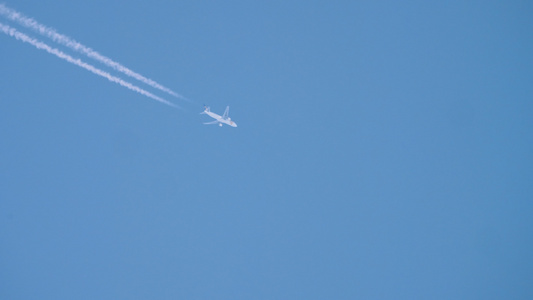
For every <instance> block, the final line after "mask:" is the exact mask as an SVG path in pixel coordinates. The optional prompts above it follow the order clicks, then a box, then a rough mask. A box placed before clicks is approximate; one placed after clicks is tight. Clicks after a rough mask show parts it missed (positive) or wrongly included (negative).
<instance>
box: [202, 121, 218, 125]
mask: <svg viewBox="0 0 533 300" xmlns="http://www.w3.org/2000/svg"><path fill="white" fill-rule="evenodd" d="M217 123H219V122H218V121H213V122H207V123H204V125H212V124H217Z"/></svg>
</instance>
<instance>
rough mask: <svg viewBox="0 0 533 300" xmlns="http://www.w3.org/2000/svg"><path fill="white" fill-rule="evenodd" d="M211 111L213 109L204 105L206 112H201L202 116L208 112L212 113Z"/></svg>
mask: <svg viewBox="0 0 533 300" xmlns="http://www.w3.org/2000/svg"><path fill="white" fill-rule="evenodd" d="M210 111H211V109H210V108H209V106H207V105H204V111H203V112H201V113H200V114H205V113H206V112H210Z"/></svg>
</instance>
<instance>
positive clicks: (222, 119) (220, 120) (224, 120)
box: [201, 106, 237, 127]
mask: <svg viewBox="0 0 533 300" xmlns="http://www.w3.org/2000/svg"><path fill="white" fill-rule="evenodd" d="M204 107H205V109H204V111H203V112H201V114H206V115H208V116H210V117H211V118H213V119H215V121H213V122H207V123H204V124H205V125H211V124H218V126H222V124H226V125H229V126H231V127H237V124H236V123H235V122H233V121H232V120H231V118H230V117H228V114H229V106H226V110H225V111H224V114H223V115H222V116H219V115H217V114H215V113H214V112H211V109H210V108H209V106H204Z"/></svg>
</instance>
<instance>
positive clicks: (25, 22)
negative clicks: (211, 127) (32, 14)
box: [0, 4, 186, 100]
mask: <svg viewBox="0 0 533 300" xmlns="http://www.w3.org/2000/svg"><path fill="white" fill-rule="evenodd" d="M0 15H3V16H4V17H6V18H8V19H10V20H12V21H15V22H17V23H19V24H21V25H22V26H25V27H28V28H31V29H33V30H35V31H37V32H38V33H40V34H41V35H44V36H46V37H48V38H50V39H52V40H53V41H55V42H56V43H59V44H62V45H64V46H67V47H68V48H70V49H72V50H75V51H77V52H79V53H83V54H85V55H87V56H88V57H90V58H92V59H95V60H97V61H99V62H101V63H103V64H104V65H106V66H108V67H110V68H113V69H115V70H117V71H119V72H122V73H124V74H126V75H128V76H130V77H133V78H135V79H137V80H139V81H141V82H144V83H145V84H147V85H149V86H151V87H153V88H156V89H159V90H161V91H164V92H166V93H168V94H170V95H172V96H174V97H177V98H181V99H185V100H186V98H185V97H183V96H181V95H180V94H178V93H176V92H174V91H172V90H171V89H169V88H167V87H164V86H162V85H161V84H159V83H157V82H155V81H153V80H152V79H149V78H146V77H144V76H142V75H141V74H139V73H136V72H134V71H132V70H130V69H128V68H126V67H125V66H123V65H121V64H120V63H118V62H115V61H113V60H112V59H110V58H108V57H106V56H103V55H101V54H100V53H98V52H96V51H95V50H93V49H91V48H89V47H87V46H84V45H82V44H80V43H78V42H76V41H75V40H73V39H71V38H70V37H68V36H66V35H63V34H60V33H58V32H57V31H55V30H54V29H52V28H50V27H47V26H44V25H42V24H40V23H39V22H37V21H35V20H34V19H32V18H29V17H26V16H24V15H23V14H22V13H19V12H17V11H15V10H13V9H11V8H8V7H6V6H5V5H4V4H0Z"/></svg>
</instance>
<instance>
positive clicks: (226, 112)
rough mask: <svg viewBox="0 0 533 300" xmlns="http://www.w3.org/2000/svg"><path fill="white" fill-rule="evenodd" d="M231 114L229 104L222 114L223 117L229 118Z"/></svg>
mask: <svg viewBox="0 0 533 300" xmlns="http://www.w3.org/2000/svg"><path fill="white" fill-rule="evenodd" d="M228 115H229V106H226V110H225V111H224V114H223V115H222V119H227V118H228Z"/></svg>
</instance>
